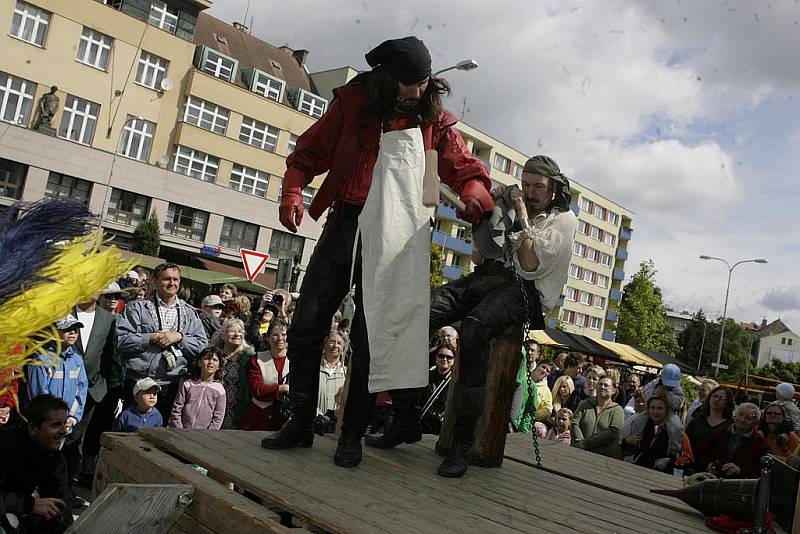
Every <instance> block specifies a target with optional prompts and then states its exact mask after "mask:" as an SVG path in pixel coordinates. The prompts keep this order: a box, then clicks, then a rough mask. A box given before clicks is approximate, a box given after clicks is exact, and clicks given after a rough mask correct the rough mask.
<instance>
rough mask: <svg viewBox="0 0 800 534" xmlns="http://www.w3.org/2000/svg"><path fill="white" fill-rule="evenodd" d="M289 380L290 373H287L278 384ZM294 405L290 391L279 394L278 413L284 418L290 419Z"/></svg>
mask: <svg viewBox="0 0 800 534" xmlns="http://www.w3.org/2000/svg"><path fill="white" fill-rule="evenodd" d="M288 380H289V375H288V374H287V375H286V376H284V377H282V378H281V379H280V380H279V381H278V384H285V383H286V382H287V381H288ZM293 407H294V406H293V404H292V399H291V397H290V396H289V393H281V394H280V395H278V415H280V416H281V418H282V419H284V420H288V419H289V417H291V416H292V409H293Z"/></svg>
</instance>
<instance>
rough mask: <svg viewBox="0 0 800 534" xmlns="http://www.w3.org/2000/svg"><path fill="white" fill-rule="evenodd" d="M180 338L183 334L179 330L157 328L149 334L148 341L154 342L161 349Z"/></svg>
mask: <svg viewBox="0 0 800 534" xmlns="http://www.w3.org/2000/svg"><path fill="white" fill-rule="evenodd" d="M181 339H183V334H181V333H180V332H162V331H160V330H159V331H158V332H153V333H152V334H150V343H154V344H156V345H158V346H159V347H161V348H162V349H165V348H167V347H169V346H170V345H174V344H175V343H178V342H179V341H180V340H181Z"/></svg>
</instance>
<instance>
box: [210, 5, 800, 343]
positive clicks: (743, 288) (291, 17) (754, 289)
mask: <svg viewBox="0 0 800 534" xmlns="http://www.w3.org/2000/svg"><path fill="white" fill-rule="evenodd" d="M247 2H248V0H216V1H215V2H214V7H213V8H211V11H210V13H211V14H212V15H214V16H216V17H218V18H221V19H223V20H225V21H228V22H232V21H234V20H238V21H241V20H243V19H244V13H245V9H246V8H247ZM799 2H800V0H795V1H793V2H792V1H789V0H785V1H775V2H772V3H769V2H763V1H762V2H759V1H753V0H741V1H737V0H719V1H716V0H709V1H705V2H694V1H690V0H676V1H667V0H658V1H657V0H653V1H650V2H646V1H635V2H634V1H622V0H605V1H602V2H599V1H594V2H593V1H588V0H587V1H549V2H543V1H530V0H525V1H515V2H502V1H498V2H491V3H487V2H475V1H472V0H463V1H462V2H459V3H451V2H444V1H438V2H437V1H430V0H426V1H422V0H406V1H404V2H391V3H390V2H384V1H371V2H349V1H344V0H340V1H329V2H318V1H316V2H312V1H309V0H293V1H292V2H272V1H269V2H267V1H264V0H251V2H250V8H249V15H248V17H247V20H248V22H249V19H250V17H251V16H252V17H253V18H254V23H253V30H254V31H253V33H254V34H255V35H257V36H258V37H260V38H262V39H263V40H265V41H267V42H269V43H272V44H274V45H276V46H281V45H284V44H286V45H288V46H290V47H292V48H295V49H300V48H304V49H307V50H309V51H310V56H309V59H308V67H309V69H310V70H311V71H312V72H315V71H320V70H327V69H331V68H337V67H341V66H345V65H351V66H353V67H355V68H357V69H366V68H367V65H366V62H365V61H364V54H365V53H366V52H367V51H368V50H369V49H371V48H372V47H373V46H375V45H377V44H379V43H380V42H381V41H383V40H385V39H388V38H392V37H402V36H405V35H409V34H414V35H417V36H418V37H420V38H421V39H423V40H424V41H425V43H426V44H427V45H428V47H429V48H430V50H431V53H432V56H433V60H434V69H436V68H444V67H447V66H450V65H452V64H454V63H456V62H458V61H460V60H462V59H467V58H473V59H475V60H476V61H477V62H478V63H479V64H480V68H479V69H478V70H475V71H472V72H458V71H452V72H449V73H447V75H446V77H447V78H448V80H449V81H450V82H451V84H452V85H453V87H454V93H453V96H452V97H451V99H450V100H449V102H448V107H449V108H450V109H451V110H452V111H453V112H455V113H456V114H457V115H460V113H461V110H462V107H463V99H464V98H466V108H467V109H468V112H467V113H466V115H465V117H464V119H465V121H466V122H468V123H469V124H471V125H472V126H474V127H476V128H478V129H480V130H482V131H484V132H486V133H488V134H490V135H492V136H493V137H496V138H498V139H500V140H502V141H503V142H505V143H507V144H509V145H511V146H513V147H515V148H517V149H519V150H520V151H522V152H523V153H526V154H530V155H534V154H538V153H545V154H548V155H550V156H552V157H554V158H555V159H556V160H557V161H558V162H559V163H560V164H561V167H562V169H563V170H564V171H565V173H566V174H567V175H569V176H571V177H573V178H575V179H576V180H578V181H579V182H581V183H583V184H585V185H587V186H589V187H590V188H592V189H594V190H596V191H598V192H600V193H602V194H603V195H605V196H607V197H609V198H611V199H613V200H615V201H617V202H619V203H621V204H622V205H623V206H625V207H626V208H628V209H630V210H632V211H633V212H635V214H636V218H635V221H634V226H635V228H634V237H633V239H632V241H631V245H630V250H629V252H630V260H629V262H628V267H627V273H626V274H627V275H628V276H630V275H631V274H633V273H634V272H635V271H636V268H637V266H638V264H639V262H640V261H641V260H643V259H646V258H652V259H653V260H654V261H655V264H656V268H657V269H658V271H659V274H658V283H659V285H660V286H661V288H662V289H663V292H664V297H665V301H666V303H667V304H668V305H670V306H671V307H673V308H675V309H677V310H688V311H690V312H692V311H694V310H696V309H697V308H699V307H702V308H703V309H705V310H706V311H707V312H709V315H711V316H713V317H715V316H717V315H720V314H721V313H722V308H723V300H724V296H725V283H726V280H727V268H726V267H725V266H724V265H723V264H722V263H720V262H715V261H701V260H699V259H698V256H699V255H700V254H708V255H711V256H718V257H721V258H725V259H728V260H729V261H730V262H731V263H733V262H735V261H738V260H741V259H750V258H767V259H768V260H769V264H767V265H759V264H745V265H741V266H739V267H737V268H736V270H735V271H734V274H733V281H732V284H731V296H730V300H729V304H728V315H730V316H732V317H734V318H736V319H737V320H740V321H760V320H761V318H762V317H764V316H766V318H767V320H768V321H772V320H774V319H775V318H777V317H779V316H780V317H781V318H782V319H783V320H784V321H785V322H786V323H787V324H788V325H789V326H790V327H791V328H792V329H793V330H794V331H795V332H800V280H798V278H797V276H796V273H797V271H796V270H795V269H798V267H800V253H799V252H798V249H799V248H800V246H799V245H800V238H799V237H798V235H800V234H798V232H797V231H796V230H795V225H796V222H797V218H798V215H800V210H798V207H797V204H798V200H800V180H798V179H797V178H796V177H795V175H796V174H797V169H798V168H800V122H799V121H797V120H796V117H800V92H799V93H796V92H795V88H796V87H798V86H799V85H798V84H799V83H800V63H798V62H797V60H796V57H795V56H796V51H797V50H798V49H800V3H799ZM455 5H458V9H457V10H454V7H453V6H455ZM323 6H325V7H326V8H327V10H326V9H321V7H323ZM490 6H491V7H490Z"/></svg>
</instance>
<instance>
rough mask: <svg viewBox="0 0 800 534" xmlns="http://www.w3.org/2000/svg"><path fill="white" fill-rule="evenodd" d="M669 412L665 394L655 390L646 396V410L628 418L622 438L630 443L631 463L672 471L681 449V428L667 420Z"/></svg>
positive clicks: (627, 443)
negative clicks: (673, 425)
mask: <svg viewBox="0 0 800 534" xmlns="http://www.w3.org/2000/svg"><path fill="white" fill-rule="evenodd" d="M669 416H670V409H669V406H667V399H666V396H665V395H664V394H663V393H662V392H658V393H656V394H655V395H653V396H652V397H650V398H649V399H647V403H646V407H645V411H644V412H642V413H640V414H637V415H635V416H634V417H633V418H632V419H631V424H630V425H628V433H627V434H623V442H624V445H627V446H632V447H633V463H635V464H636V465H640V466H642V467H646V468H648V469H655V470H656V471H663V472H665V473H669V474H672V468H673V466H674V464H675V459H676V458H677V457H678V456H679V455H680V453H681V442H682V435H683V432H682V431H681V429H680V427H678V428H675V427H672V426H669V425H667V424H666V423H667V419H669Z"/></svg>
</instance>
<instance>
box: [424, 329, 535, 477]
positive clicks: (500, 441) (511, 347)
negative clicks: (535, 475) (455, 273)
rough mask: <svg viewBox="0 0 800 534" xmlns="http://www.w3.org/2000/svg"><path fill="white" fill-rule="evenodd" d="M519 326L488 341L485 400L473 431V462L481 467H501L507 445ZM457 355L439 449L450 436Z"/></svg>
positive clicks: (518, 357) (445, 447) (519, 355)
mask: <svg viewBox="0 0 800 534" xmlns="http://www.w3.org/2000/svg"><path fill="white" fill-rule="evenodd" d="M519 340H520V327H517V326H512V327H511V328H509V329H508V330H506V331H505V332H503V333H502V334H501V335H499V336H497V337H496V338H494V339H492V340H491V341H490V342H489V370H488V372H487V374H486V404H485V407H484V410H483V416H481V418H480V419H479V420H478V428H477V430H476V434H475V452H474V453H473V455H472V464H473V465H479V466H482V467H500V466H501V465H502V464H503V453H504V452H505V447H506V434H507V433H508V423H509V417H510V415H509V412H510V410H511V401H512V399H513V397H514V388H515V387H516V379H517V372H518V371H519V365H520V361H521V358H522V352H521V345H520V343H519ZM458 364H459V358H456V369H455V370H454V375H453V381H452V382H451V384H450V388H449V391H448V396H447V410H446V412H445V417H444V422H443V425H442V431H441V433H440V434H439V442H438V443H437V444H436V448H437V450H439V451H440V452H444V451H447V450H448V449H449V448H450V441H451V440H452V437H453V426H454V422H455V415H454V414H453V391H454V389H455V387H454V386H455V384H456V383H457V381H458Z"/></svg>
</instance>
